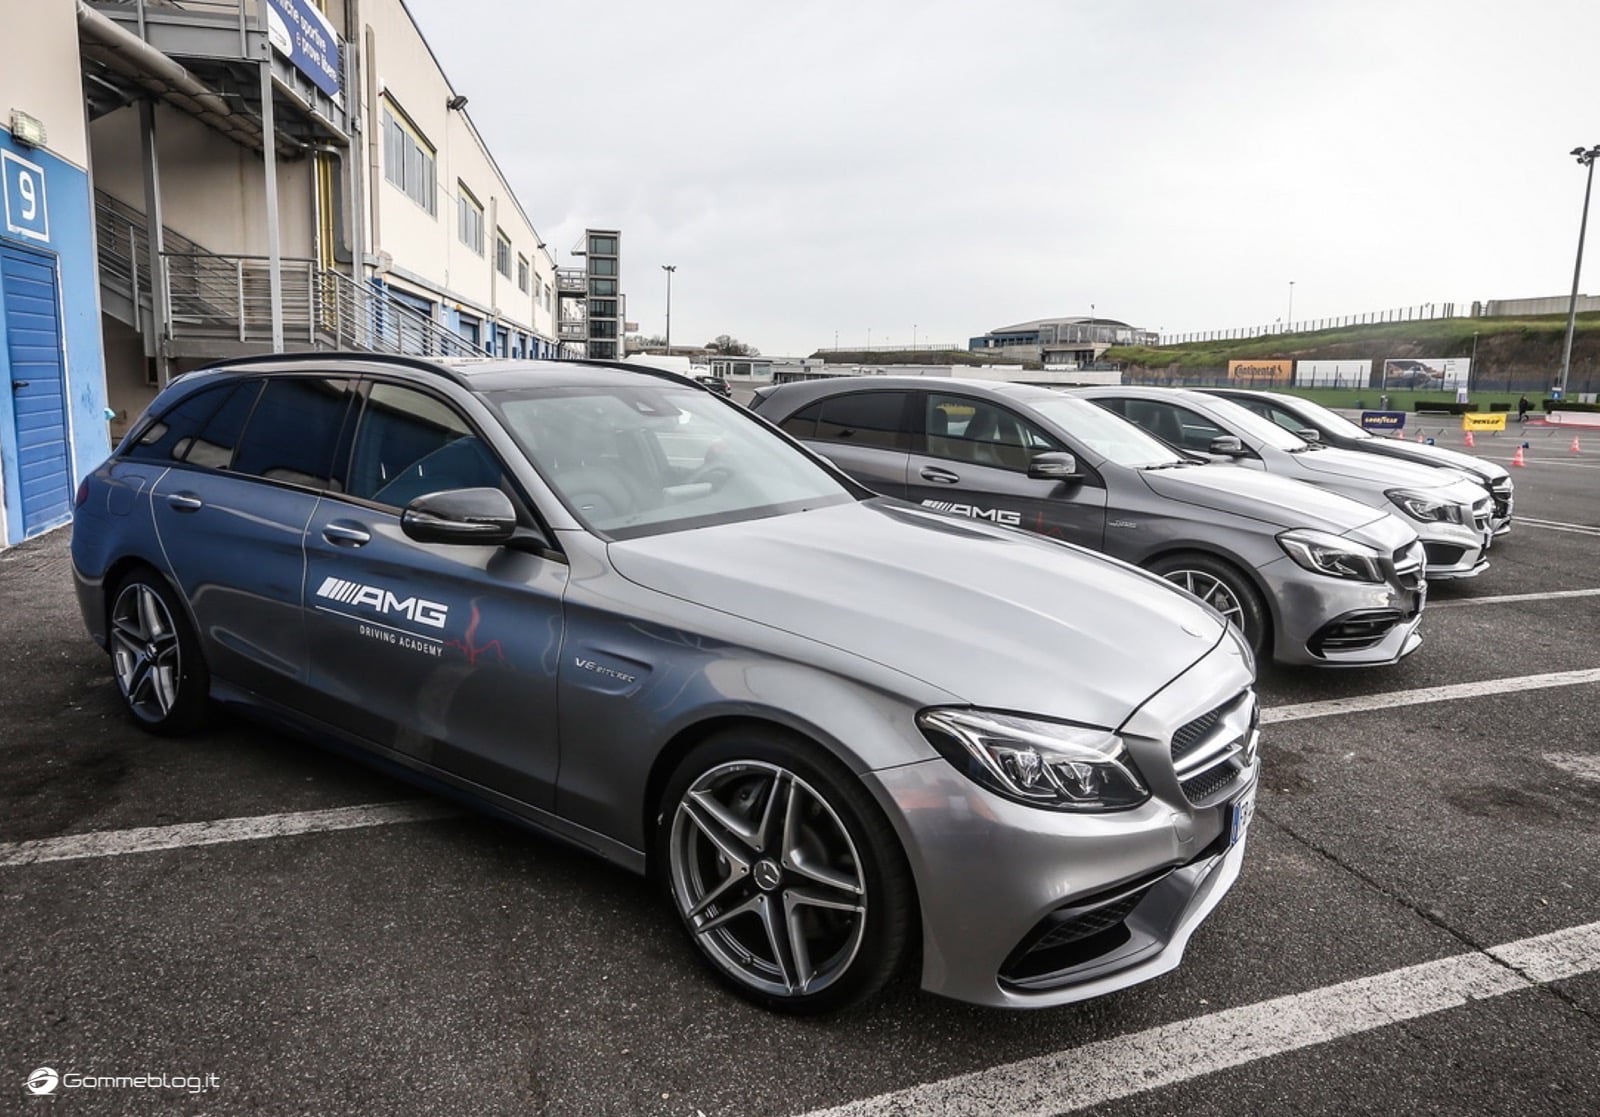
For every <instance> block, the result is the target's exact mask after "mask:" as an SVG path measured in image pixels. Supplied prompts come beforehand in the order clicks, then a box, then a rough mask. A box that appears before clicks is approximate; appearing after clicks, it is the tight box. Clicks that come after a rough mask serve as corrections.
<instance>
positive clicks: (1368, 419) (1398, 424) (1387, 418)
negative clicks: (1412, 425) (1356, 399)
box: [1361, 411, 1406, 434]
mask: <svg viewBox="0 0 1600 1117" xmlns="http://www.w3.org/2000/svg"><path fill="white" fill-rule="evenodd" d="M1405 425H1406V413H1405V412H1404V411H1363V412H1362V413H1361V429H1362V430H1367V431H1377V432H1378V433H1379V434H1383V433H1385V432H1387V431H1397V430H1404V429H1405Z"/></svg>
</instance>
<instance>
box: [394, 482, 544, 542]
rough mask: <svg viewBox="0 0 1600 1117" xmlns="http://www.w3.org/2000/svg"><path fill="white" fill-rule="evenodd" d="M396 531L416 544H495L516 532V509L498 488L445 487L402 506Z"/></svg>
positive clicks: (507, 538)
mask: <svg viewBox="0 0 1600 1117" xmlns="http://www.w3.org/2000/svg"><path fill="white" fill-rule="evenodd" d="M400 530H401V531H403V532H405V533H406V535H408V536H410V537H411V538H412V539H415V540H416V541H417V542H418V543H468V544H478V545H480V546H483V545H487V546H497V545H499V544H501V543H505V542H507V541H508V540H509V539H510V538H511V536H512V535H513V534H514V533H515V532H516V530H517V510H516V509H515V508H513V507H511V499H510V498H509V497H508V496H506V494H505V493H503V492H501V491H500V490H499V489H446V490H444V491H443V492H437V493H428V494H427V495H426V496H419V497H417V499H416V500H413V501H412V502H411V503H410V504H408V505H406V509H405V511H404V512H402V513H401V514H400Z"/></svg>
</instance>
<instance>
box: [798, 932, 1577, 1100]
mask: <svg viewBox="0 0 1600 1117" xmlns="http://www.w3.org/2000/svg"><path fill="white" fill-rule="evenodd" d="M1595 970H1600V923H1589V924H1586V925H1584V926H1582V927H1571V928H1568V929H1566V930H1563V931H1556V932H1554V933H1552V934H1548V935H1540V936H1538V937H1537V938H1531V939H1522V940H1520V941H1518V942H1512V943H1506V944H1505V945H1504V946H1498V947H1493V948H1491V949H1490V950H1489V951H1487V952H1486V953H1483V954H1458V955H1456V956H1454V957H1451V958H1441V959H1440V960H1439V961H1437V962H1424V963H1422V964H1421V965H1418V966H1407V967H1406V968H1405V969H1400V970H1393V971H1391V972H1389V973H1385V974H1378V975H1376V976H1374V977H1364V978H1358V979H1357V980H1355V981H1346V982H1343V983H1342V984H1339V985H1329V986H1326V987H1324V988H1322V989H1313V990H1311V991H1310V992H1306V993H1295V994H1293V995H1291V996H1286V997H1278V998H1276V999H1275V1000H1270V1001H1260V1002H1258V1003H1256V1004H1253V1005H1244V1006H1242V1007H1240V1008H1231V1009H1226V1010H1224V1011H1222V1012H1214V1013H1212V1014H1211V1015H1209V1016H1201V1017H1196V1018H1193V1019H1189V1020H1180V1021H1178V1022H1176V1023H1173V1024H1164V1025H1162V1026H1161V1027H1158V1028H1150V1029H1148V1030H1146V1031H1143V1032H1134V1033H1131V1034H1129V1035H1124V1036H1118V1037H1117V1038H1115V1039H1107V1040H1101V1041H1099V1042H1098V1043H1089V1044H1084V1045H1083V1046H1082V1047H1072V1048H1067V1049H1066V1050H1064V1051H1056V1052H1052V1053H1051V1054H1049V1055H1039V1056H1036V1057H1034V1058H1031V1059H1022V1060H1019V1061H1017V1062H1014V1063H1007V1064H1005V1065H1003V1066H995V1067H987V1068H985V1069H984V1070H980V1071H974V1072H973V1073H971V1074H963V1075H957V1076H956V1077H954V1078H946V1079H944V1080H942V1081H939V1082H929V1083H925V1084H924V1085H921V1086H912V1087H909V1088H907V1089H904V1090H896V1091H894V1092H892V1093H887V1094H880V1095H878V1096H877V1097H873V1098H865V1099H863V1100H861V1101H854V1102H849V1103H847V1104H845V1105H840V1106H835V1107H833V1108H831V1109H818V1110H813V1111H811V1112H810V1113H808V1114H805V1115H804V1117H913V1115H915V1117H1051V1115H1054V1114H1058V1113H1071V1112H1073V1111H1074V1110H1079V1109H1085V1108H1087V1107H1089V1106H1092V1105H1099V1104H1101V1103H1103V1102H1107V1101H1113V1100H1115V1099H1118V1098H1125V1097H1129V1096H1131V1095H1133V1094H1141V1093H1144V1092H1145V1091H1146V1090H1151V1089H1155V1088H1156V1087H1159V1086H1170V1085H1172V1084H1173V1083H1177V1082H1184V1081H1187V1080H1189V1079H1191V1078H1198V1077H1199V1076H1200V1075H1203V1074H1211V1073H1213V1072H1215V1071H1219V1070H1226V1069H1228V1068H1229V1067H1237V1066H1242V1065H1244V1064H1245V1063H1252V1062H1255V1061H1256V1060H1258V1059H1265V1058H1269V1057H1271V1056H1273V1055H1281V1054H1284V1053H1286V1052H1289V1051H1298V1050H1300V1049H1302V1048H1306V1047H1312V1046H1315V1045H1317V1044H1322V1043H1329V1042H1331V1041H1333V1040H1336V1039H1341V1038H1343V1037H1345V1036H1352V1035H1359V1034H1360V1033H1362V1032H1370V1031H1372V1030H1374V1029H1376V1028H1382V1027H1386V1026H1387V1025H1390V1024H1397V1023H1400V1022H1401V1021H1403V1020H1415V1019H1416V1018H1418V1017H1420V1016H1428V1015H1431V1014H1432V1013H1435V1012H1442V1011H1444V1010H1446V1009H1451V1008H1459V1007H1461V1006H1462V1005H1465V1004H1467V1003H1469V1002H1471V1001H1475V1000H1482V999H1485V998H1488V997H1499V996H1503V995H1504V994H1506V993H1516V992H1520V991H1523V990H1527V989H1535V988H1537V987H1538V984H1539V983H1541V982H1548V981H1556V980H1559V979H1561V978H1566V977H1573V976H1576V975H1578V974H1585V973H1591V972H1594V971H1595Z"/></svg>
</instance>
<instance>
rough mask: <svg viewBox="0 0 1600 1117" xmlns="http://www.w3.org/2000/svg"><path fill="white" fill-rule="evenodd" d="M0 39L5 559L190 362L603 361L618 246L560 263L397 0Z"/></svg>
mask: <svg viewBox="0 0 1600 1117" xmlns="http://www.w3.org/2000/svg"><path fill="white" fill-rule="evenodd" d="M0 24H3V26H5V27H6V28H7V30H8V31H9V32H11V34H12V35H13V41H14V44H16V45H20V44H23V43H25V44H26V48H25V49H13V50H12V52H11V56H10V57H9V58H8V60H7V63H6V65H5V66H4V67H0V162H3V164H4V171H5V176H4V201H5V223H4V225H3V226H0V358H3V360H4V361H5V371H6V372H7V373H8V374H9V379H10V381H11V387H12V390H11V391H10V392H8V393H4V398H5V403H4V404H3V405H0V410H4V411H5V414H4V415H0V479H3V482H4V492H5V501H4V511H3V515H4V520H3V523H0V539H3V542H4V543H13V542H16V541H18V540H20V539H23V538H26V537H28V536H30V535H33V534H36V533H37V532H39V531H43V530H46V529H48V528H49V527H51V526H54V525H56V524H59V523H62V522H64V521H65V519H66V518H67V517H68V515H69V514H70V508H71V494H72V491H73V489H74V487H75V485H76V482H77V479H78V478H80V477H81V476H82V475H83V474H84V472H86V471H87V470H88V469H90V468H93V466H94V465H95V464H96V463H97V462H98V461H99V460H101V459H102V458H103V457H104V456H105V454H106V453H108V452H109V447H110V445H111V444H112V442H113V441H114V440H115V439H116V438H118V437H120V435H121V434H122V433H124V432H125V431H126V429H127V427H128V424H129V423H130V422H131V421H132V420H133V419H134V418H135V417H137V415H138V414H139V413H140V411H141V410H142V409H143V408H144V406H145V405H146V404H147V403H148V402H149V400H150V399H151V398H152V397H153V395H154V393H155V392H156V391H157V390H159V388H160V387H161V386H163V385H164V384H165V383H166V382H167V381H168V380H169V379H170V378H171V377H172V376H174V375H177V374H179V373H181V372H183V371H186V370H187V369H190V368H194V367H196V366H198V365H200V364H203V363H205V362H207V361H211V360H215V359H217V358H222V357H228V356H232V355H236V354H242V353H251V352H262V351H271V350H284V349H289V350H294V349H313V348H345V349H351V348H354V349H368V350H374V351H380V352H404V353H417V354H429V355H441V356H470V355H483V354H492V355H497V356H528V357H543V356H558V355H566V356H582V355H591V354H592V355H595V356H605V355H615V352H616V345H617V343H618V341H619V340H620V331H621V327H622V317H623V308H624V306H625V303H624V301H623V296H622V292H621V290H620V283H621V268H620V251H619V246H620V233H618V231H616V230H590V232H589V234H588V235H586V237H585V243H584V245H583V246H582V247H581V248H578V249H574V253H575V254H576V255H583V256H584V257H585V262H584V266H583V267H581V268H575V269H558V268H557V263H556V256H555V253H554V252H553V251H552V250H551V249H550V248H549V247H548V246H547V244H546V242H545V240H544V238H543V237H542V236H541V235H540V234H539V232H538V230H537V228H536V227H535V225H534V224H533V221H532V219H531V218H530V217H529V215H528V213H527V212H526V210H525V209H524V208H523V206H522V204H521V203H520V202H519V201H518V199H517V197H516V194H515V193H514V191H513V190H512V189H511V187H510V185H509V184H508V182H507V181H506V178H505V176H504V174H503V173H502V172H501V170H500V167H499V166H498V164H497V163H496V161H495V159H494V156H493V154H492V153H491V152H490V150H489V148H488V146H487V144H486V143H485V142H484V140H483V137H482V136H481V135H480V134H479V133H478V131H477V129H476V128H475V127H474V126H473V123H472V119H471V116H470V115H469V114H468V113H467V111H466V107H467V97H466V95H465V94H463V93H461V92H460V91H458V90H457V89H456V88H455V87H454V86H453V85H452V84H451V82H450V80H449V79H448V78H447V77H446V75H445V73H444V71H443V70H442V68H441V67H440V65H439V62H438V60H437V59H436V58H435V57H434V55H433V53H432V51H431V50H430V49H429V47H428V44H427V42H426V41H425V40H424V38H423V36H422V33H421V31H420V30H419V28H418V26H417V23H416V21H415V20H414V19H413V17H412V14H411V12H410V11H409V10H408V8H407V7H406V4H405V2H404V0H49V2H47V3H40V2H37V0H0ZM607 238H609V240H608V239H607ZM600 290H603V291H604V292H605V294H604V295H598V294H597V292H598V291H600ZM594 331H599V332H598V333H595V332H594ZM591 338H593V341H592V342H591ZM607 345H609V346H611V349H610V350H609V352H608V351H607V350H606V346H607Z"/></svg>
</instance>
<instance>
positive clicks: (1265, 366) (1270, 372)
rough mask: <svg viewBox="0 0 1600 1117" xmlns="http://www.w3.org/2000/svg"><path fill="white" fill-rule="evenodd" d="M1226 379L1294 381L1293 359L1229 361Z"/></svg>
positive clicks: (1260, 382) (1255, 382) (1255, 383)
mask: <svg viewBox="0 0 1600 1117" xmlns="http://www.w3.org/2000/svg"><path fill="white" fill-rule="evenodd" d="M1228 379H1229V380H1231V381H1233V382H1234V383H1235V384H1248V385H1253V386H1256V387H1260V386H1263V385H1268V386H1270V385H1279V384H1281V385H1285V386H1287V385H1289V384H1293V383H1294V362H1293V361H1229V362H1228Z"/></svg>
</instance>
